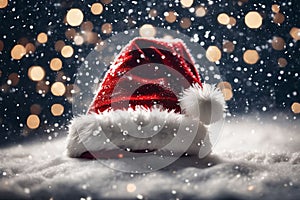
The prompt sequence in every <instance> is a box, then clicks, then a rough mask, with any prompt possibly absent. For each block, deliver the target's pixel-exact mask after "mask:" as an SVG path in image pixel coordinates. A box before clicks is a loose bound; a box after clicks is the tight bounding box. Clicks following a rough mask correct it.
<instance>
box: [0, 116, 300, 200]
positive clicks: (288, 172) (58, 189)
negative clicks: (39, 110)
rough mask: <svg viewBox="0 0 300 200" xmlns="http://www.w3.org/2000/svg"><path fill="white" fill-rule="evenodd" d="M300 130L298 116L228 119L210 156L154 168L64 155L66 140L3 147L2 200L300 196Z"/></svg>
mask: <svg viewBox="0 0 300 200" xmlns="http://www.w3.org/2000/svg"><path fill="white" fill-rule="evenodd" d="M262 121H264V123H263V124H262V123H261V122H262ZM298 124H299V123H298ZM297 126H298V127H297ZM299 130H300V125H297V124H296V123H295V122H294V123H293V124H292V123H288V122H284V121H283V120H282V121H279V120H277V121H269V122H267V121H266V120H260V121H256V120H253V119H249V118H248V119H240V120H239V122H235V123H227V124H225V127H224V130H223V135H222V137H221V139H220V140H219V142H218V144H217V146H216V148H215V149H214V154H213V155H212V156H211V157H209V158H207V159H205V160H201V161H199V160H197V159H192V158H190V157H186V158H181V159H179V160H178V161H176V163H173V164H172V165H171V166H169V167H167V168H165V169H163V170H160V171H157V172H154V173H148V174H129V173H123V172H119V171H114V170H112V169H109V168H107V167H105V166H103V165H102V164H101V163H99V162H97V161H90V160H80V159H71V158H68V157H65V156H63V155H62V154H63V151H64V147H65V138H62V139H58V140H56V141H52V142H51V143H50V142H48V143H45V144H40V143H39V144H38V143H33V144H28V145H25V146H19V147H11V148H5V149H1V153H0V163H1V164H0V176H1V179H0V199H13V198H15V199H20V198H22V199H24V198H30V199H32V198H33V199H50V198H53V199H62V198H68V199H80V198H87V199H100V198H104V199H120V198H122V199H126V198H130V199H132V198H134V199H136V198H138V199H141V198H144V199H158V198H159V197H161V198H162V197H164V199H176V198H179V199H193V198H194V199H201V198H203V199H258V198H263V199H272V200H273V199H300V131H299Z"/></svg>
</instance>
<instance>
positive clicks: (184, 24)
mask: <svg viewBox="0 0 300 200" xmlns="http://www.w3.org/2000/svg"><path fill="white" fill-rule="evenodd" d="M191 25H192V22H191V20H190V18H187V17H184V18H182V19H181V20H180V26H181V28H183V29H188V28H189V27H190V26H191Z"/></svg>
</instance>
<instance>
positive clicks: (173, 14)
mask: <svg viewBox="0 0 300 200" xmlns="http://www.w3.org/2000/svg"><path fill="white" fill-rule="evenodd" d="M165 18H166V21H167V22H169V23H173V22H175V21H176V18H177V13H176V12H174V11H170V12H166V13H165Z"/></svg>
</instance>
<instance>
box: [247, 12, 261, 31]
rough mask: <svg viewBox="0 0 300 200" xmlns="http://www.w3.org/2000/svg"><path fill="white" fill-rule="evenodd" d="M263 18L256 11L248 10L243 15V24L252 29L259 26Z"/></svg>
mask: <svg viewBox="0 0 300 200" xmlns="http://www.w3.org/2000/svg"><path fill="white" fill-rule="evenodd" d="M262 21H263V18H262V17H261V15H260V14H259V13H258V12H256V11H251V12H248V13H247V15H246V16H245V24H246V25H247V26H248V27H249V28H252V29H256V28H259V27H261V25H262Z"/></svg>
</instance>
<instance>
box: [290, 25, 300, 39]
mask: <svg viewBox="0 0 300 200" xmlns="http://www.w3.org/2000/svg"><path fill="white" fill-rule="evenodd" d="M290 35H291V36H292V38H293V39H294V40H300V28H296V27H293V28H292V29H291V30H290Z"/></svg>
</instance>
